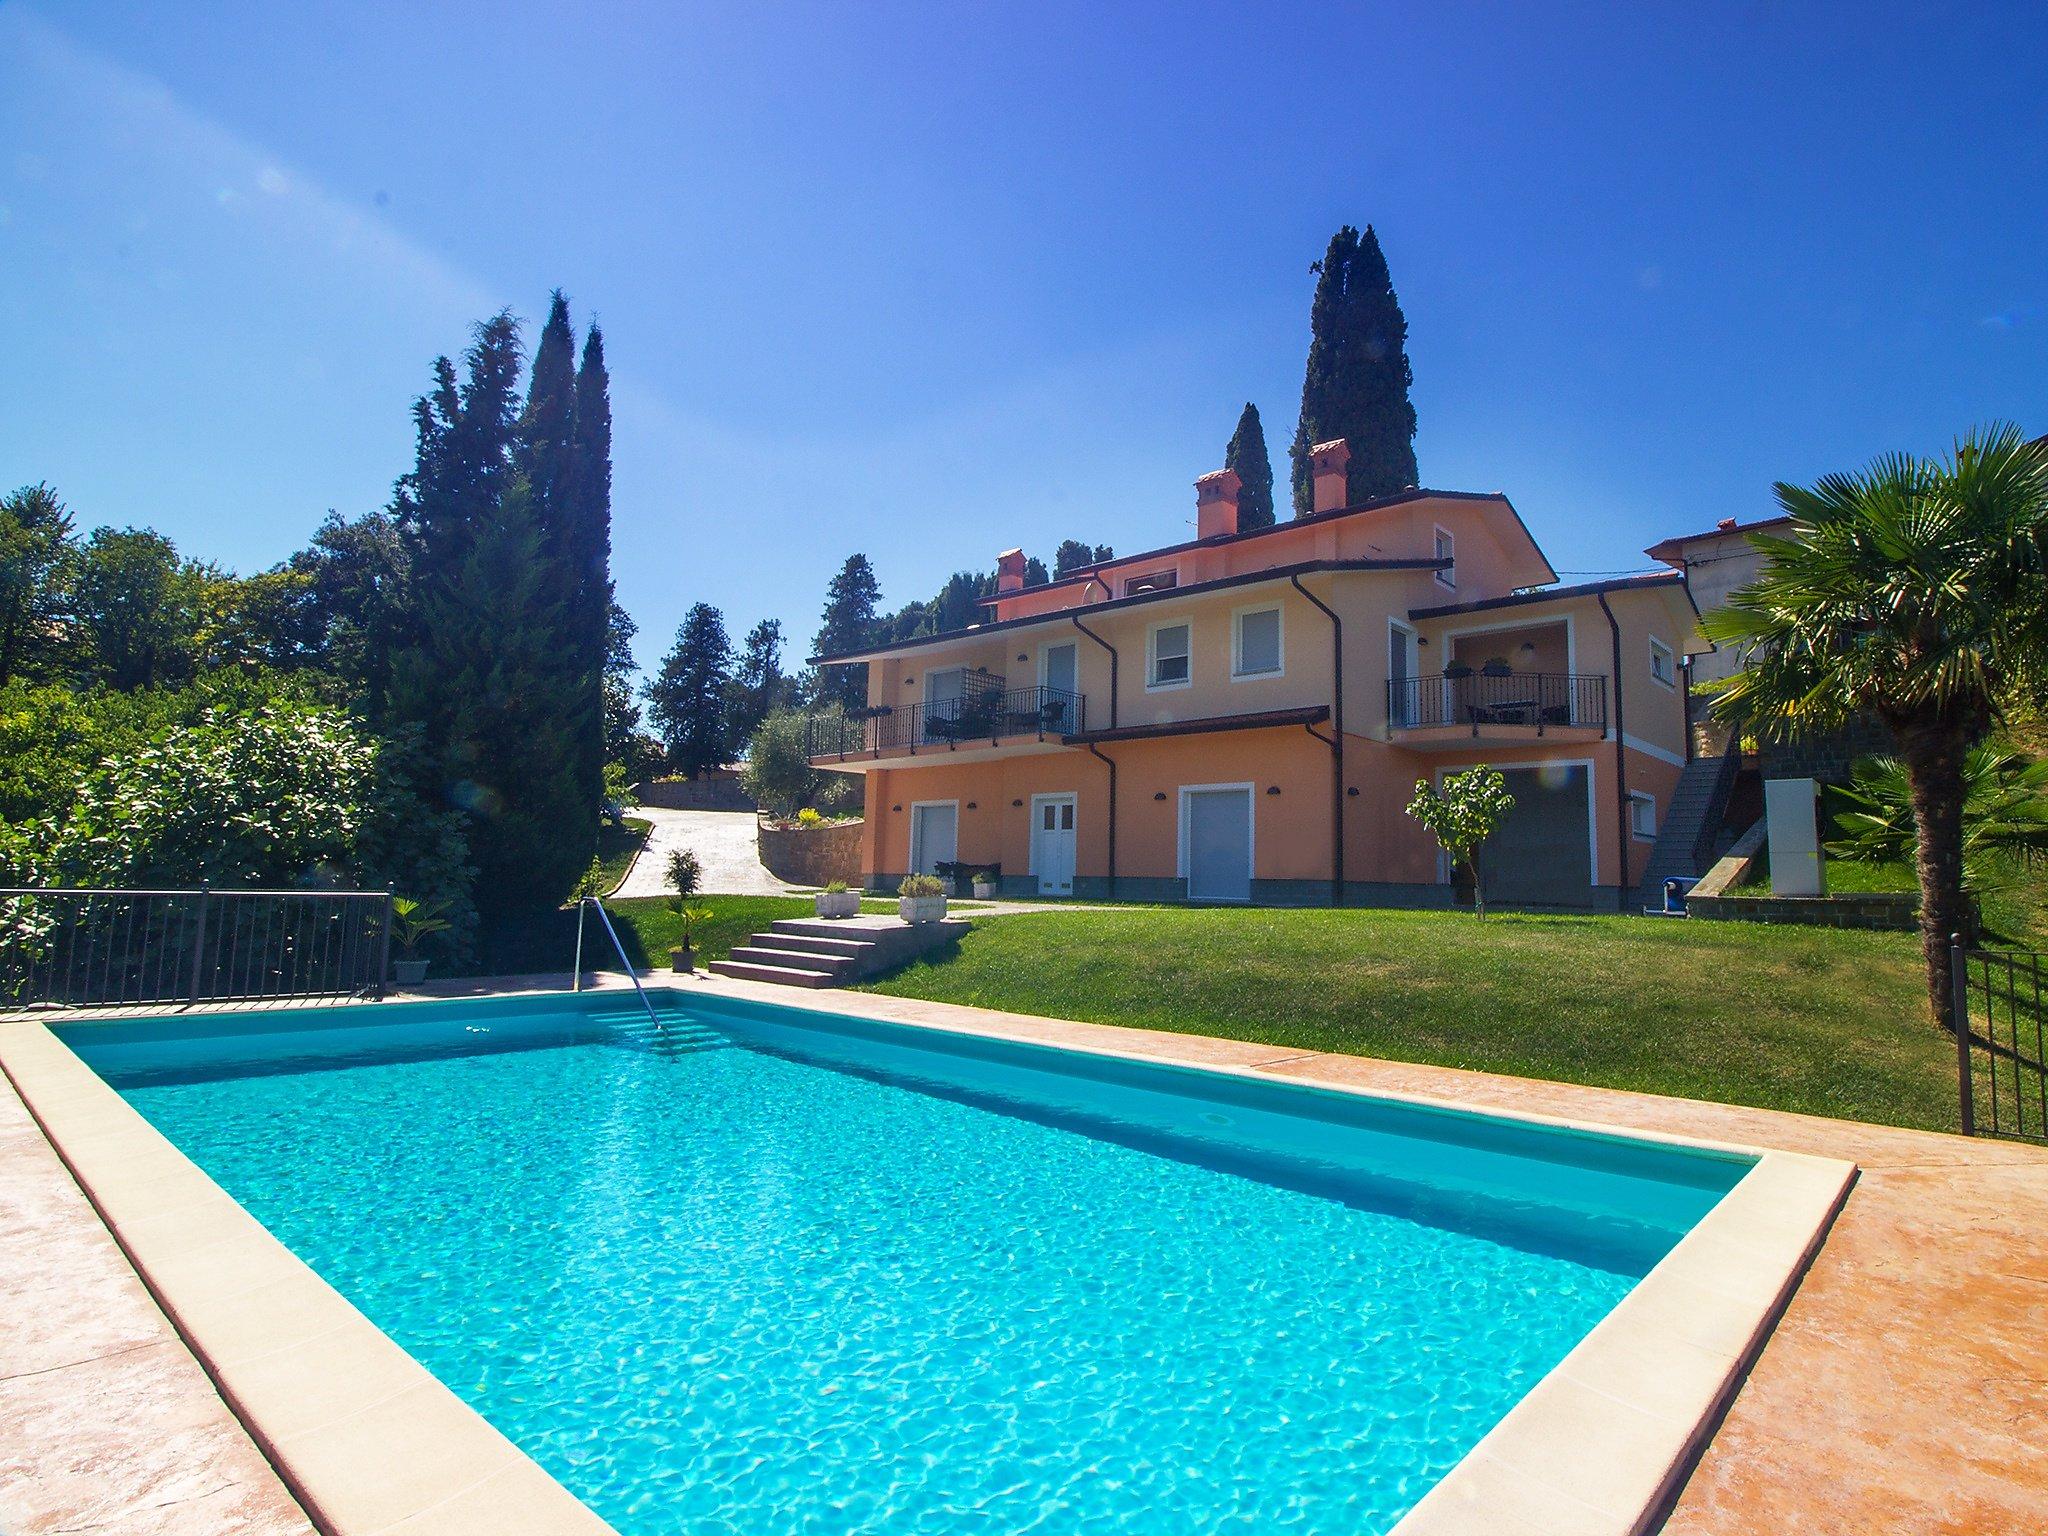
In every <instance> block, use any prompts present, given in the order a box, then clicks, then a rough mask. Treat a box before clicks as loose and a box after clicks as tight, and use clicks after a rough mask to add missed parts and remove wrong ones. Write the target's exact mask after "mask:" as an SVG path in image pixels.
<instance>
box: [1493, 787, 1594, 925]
mask: <svg viewBox="0 0 2048 1536" xmlns="http://www.w3.org/2000/svg"><path fill="white" fill-rule="evenodd" d="M1501 771H1502V772H1503V773H1504V774H1506V776H1507V781H1508V793H1510V794H1511V795H1513V796H1514V797H1515V808H1514V809H1513V810H1512V811H1510V812H1508V816H1507V820H1506V821H1504V822H1503V823H1502V824H1501V829H1500V830H1499V831H1498V832H1496V833H1494V835H1493V836H1492V837H1490V838H1488V839H1487V840H1486V847H1485V849H1484V851H1483V852H1482V853H1481V855H1480V866H1481V869H1482V871H1483V872H1484V875H1485V878H1486V899H1487V900H1488V901H1499V902H1510V903H1513V902H1523V903H1527V904H1529V905H1532V906H1583V905H1585V904H1586V902H1587V901H1589V900H1590V899H1591V897H1592V885H1593V849H1592V843H1591V840H1590V839H1591V831H1592V821H1591V809H1590V807H1591V797H1592V793H1593V789H1592V778H1591V773H1590V771H1589V770H1588V769H1587V768H1585V767H1584V766H1583V765H1581V766H1578V767H1572V768H1506V769H1502V770H1501Z"/></svg>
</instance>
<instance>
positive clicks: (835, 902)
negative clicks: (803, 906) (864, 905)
mask: <svg viewBox="0 0 2048 1536" xmlns="http://www.w3.org/2000/svg"><path fill="white" fill-rule="evenodd" d="M811 899H812V900H813V901H814V902H815V903H816V904H817V909H818V916H820V917H855V916H858V915H859V913H860V892H859V891H856V890H851V889H849V888H848V886H847V884H846V882H845V881H844V880H830V881H827V882H826V884H825V888H824V889H823V890H821V891H819V892H818V894H817V895H816V896H814V897H812V898H811Z"/></svg>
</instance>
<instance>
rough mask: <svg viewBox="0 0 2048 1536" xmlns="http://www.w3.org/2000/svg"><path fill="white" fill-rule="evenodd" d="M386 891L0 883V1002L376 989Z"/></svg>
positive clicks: (188, 999)
mask: <svg viewBox="0 0 2048 1536" xmlns="http://www.w3.org/2000/svg"><path fill="white" fill-rule="evenodd" d="M391 902H392V898H391V893H390V892H388V891H216V890H213V889H212V888H211V887H206V886H202V887H200V888H199V889H198V890H157V891H144V890H77V889H21V888H14V889H6V890H0V1008H5V1007H15V1008H19V1007H30V1006H37V1005H54V1006H60V1007H72V1008H90V1007H117V1006H121V1005H135V1004H148V1003H173V1004H175V1003H182V1004H188V1005H189V1004H193V1003H205V1002H221V1001H225V1000H228V999H236V1000H247V999H265V1000H270V1001H283V1000H286V999H291V998H301V997H329V998H344V997H356V996H363V997H382V996H383V995H384V977H385V974H386V972H387V971H388V970H389V968H390V954H391V927H392V921H391V917H392V914H391Z"/></svg>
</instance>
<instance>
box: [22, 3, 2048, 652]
mask: <svg viewBox="0 0 2048 1536" xmlns="http://www.w3.org/2000/svg"><path fill="white" fill-rule="evenodd" d="M425 9H426V8H420V7H414V6H411V5H381V4H362V3H357V4H348V5H332V6H315V5H293V6H279V5H274V4H261V5H242V4H233V3H218V4H213V5H209V6H206V7H203V8H202V7H186V6H177V7H166V6H163V5H161V4H125V3H119V0H95V3H92V4H89V5H87V4H77V5H73V4H64V3H58V0H35V3H27V4H25V3H22V0H0V336H4V338H5V345H4V346H0V481H5V482H6V483H7V484H8V485H9V486H12V485H15V484H20V483H23V482H27V481H34V480H39V479H40V480H48V481H50V482H51V483H53V484H54V485H56V486H57V487H58V488H59V490H60V491H61V493H62V494H63V495H64V496H65V498H66V499H67V500H68V501H69V502H70V504H71V505H72V507H73V508H74V510H75V511H76V512H77V514H78V515H79V517H80V520H81V522H82V523H84V524H85V525H86V526H92V525H94V524H98V523H102V522H107V523H115V524H129V523H137V524H149V525H153V526H155V527H158V528H161V529H162V530H164V531H165V532H167V533H169V534H171V535H172V536H173V537H174V538H176V539H177V540H178V542H179V543H180V545H181V546H183V547H184V548H186V549H187V550H188V551H189V552H191V553H193V554H195V555H200V556H204V557H207V558H211V559H216V560H219V561H222V562H223V563H226V564H229V565H232V566H234V567H236V568H238V569H243V570H251V569H256V568H259V567H261V566H264V565H267V564H269V563H271V562H273V561H276V560H278V559H281V558H282V557H284V556H285V555H287V554H288V553H290V552H291V550H292V549H294V548H296V547H298V546H299V545H300V544H302V543H303V542H304V540H305V538H306V537H307V535H308V534H309V533H310V532H311V531H312V529H313V527H314V525H315V524H316V523H317V521H318V520H319V518H320V516H321V514H322V513H323V512H324V511H325V510H326V509H327V508H329V507H334V508H337V509H339V510H341V511H343V512H346V513H350V514H354V513H357V512H360V511H362V510H365V509H367V508H369V507H372V506H376V505H379V504H381V503H382V502H383V501H384V500H385V499H386V497H387V496H388V494H389V488H390V483H391V481H392V479H393V478H394V477H395V476H396V475H397V474H399V473H400V472H401V471H402V470H403V469H404V468H405V467H406V463H407V459H408V455H409V451H410V437H411V428H410V423H409V420H408V415H407V407H408V404H409V402H410V400H411V398H412V397H413V396H414V395H415V394H417V393H418V392H419V391H420V390H421V388H422V387H423V386H424V384H425V382H426V379H427V368H428V364H429V361H430V360H431V358H432V357H433V356H434V354H436V353H437V352H442V351H453V350H456V349H458V348H459V347H460V346H461V345H462V343H463V341H464V338H465V329H466V327H467V325H468V323H469V322H470V321H472V320H474V319H475V318H477V317H478V316H480V315H483V314H485V313H488V312H490V311H492V310H494V309H496V308H498V307H499V306H500V305H510V306H512V307H513V308H514V310H515V311H516V312H517V313H519V314H522V315H524V316H526V317H528V319H529V320H530V321H532V322H534V324H535V326H536V327H537V322H538V320H539V318H540V317H541V316H542V315H543V314H544V313H545V309H546V301H547V293H548V290H549V289H550V288H551V287H553V286H554V285H556V284H560V285H561V286H563V287H564V288H566V289H567V290H568V291H569V293H570V295H571V297H572V300H573V302H574V304H575V307H576V314H577V317H578V319H579V320H583V319H587V318H588V317H589V316H590V315H591V314H593V313H595V314H596V315H597V316H599V317H600V318H601V319H602V321H603V322H604V326H605V331H606V339H607V345H608V348H609V351H610V356H611V361H612V367H613V381H614V402H615V409H616V413H617V428H616V431H617V437H616V491H615V507H614V516H615V530H614V541H615V547H616V553H615V560H614V569H615V574H616V576H617V580H618V585H619V592H620V597H621V600H622V601H624V602H625V604H626V605H627V607H628V608H629V609H630V610H631V611H632V613H633V614H634V616H635V617H636V618H637V619H638V620H639V621H640V623H641V626H642V637H641V643H640V654H641V659H642V661H643V662H651V661H652V660H653V659H655V658H656V657H657V656H658V655H659V653H660V650H661V649H662V648H663V647H665V646H666V644H667V642H668V639H669V636H670V635H671V633H672V632H673V630H674V628H675V626H676V624H677V623H678V622H679V621H680V619H681V616H682V613H683V611H684V609H685V608H686V607H687V606H688V605H689V604H690V603H691V602H693V601H696V600H698V599H700V598H701V599H705V600H708V601H711V602H713V603H716V604H717V605H719V606H720V607H722V608H723V609H724V610H725V612H726V615H727V619H728V622H729V624H730V626H731V628H732V629H733V632H734V634H735V635H737V634H738V633H740V632H741V631H742V630H744V628H745V627H746V626H747V625H748V624H750V623H752V622H753V621H754V620H755V619H757V618H760V617H764V616H765V617H778V618H781V619H782V620H783V621H784V623H785V626H786V627H787V629H788V630H789V632H790V634H791V636H792V638H793V639H794V640H795V641H796V642H797V644H795V645H793V646H792V648H791V649H792V653H793V654H795V655H801V653H802V651H803V649H804V645H805V643H807V642H808V640H809V637H810V635H811V633H812V631H813V629H814V628H815V625H816V619H817V608H818V605H819V603H820V601H821V597H822V591H823V587H824V584H825V582H826V580H827V579H828V578H829V576H830V575H831V573H832V571H833V570H834V569H836V567H837V566H838V564H839V562H840V561H841V560H842V559H843V558H844V557H845V556H846V554H847V553H849V552H850V551H851V550H853V549H856V548H859V549H864V550H865V551H866V552H867V553H868V555H869V556H870V557H871V558H872V559H873V560H874V562H875V565H876V568H877V570H878V572H879V573H880V576H881V579H882V583H883V586H884V590H885V594H886V596H887V598H888V600H889V601H890V602H891V603H896V602H901V601H904V600H907V599H909V598H912V597H923V596H928V595H929V594H930V593H931V592H932V591H934V590H935V589H936V588H937V586H938V584H939V583H940V582H941V581H942V580H943V579H944V577H945V576H946V574H947V573H948V572H950V571H952V570H954V569H957V568H969V567H986V566H989V565H991V564H992V563H993V559H994V556H995V554H996V552H997V551H998V550H1000V549H1002V548H1004V547H1006V546H1008V545H1011V544H1017V543H1022V544H1023V545H1025V547H1027V548H1028V549H1031V550H1033V551H1035V552H1038V553H1041V554H1045V555H1050V553H1051V550H1052V547H1053V545H1054V544H1055V543H1056V542H1057V541H1058V540H1059V539H1060V538H1061V537H1063V536H1066V535H1069V534H1072V535H1075V536H1084V537H1086V538H1088V539H1090V540H1093V541H1100V542H1108V543H1112V544H1114V545H1116V546H1117V547H1118V548H1119V549H1136V548H1142V547H1146V546H1149V545H1153V544H1159V543H1166V542H1171V541H1173V540H1176V539H1178V538H1181V537H1185V536H1186V535H1187V534H1188V532H1189V526H1188V525H1189V523H1190V521H1191V519H1192V517H1193V507H1194V499H1193V491H1192V490H1191V488H1190V482H1191V481H1192V480H1193V479H1194V478H1195V476H1196V475H1198V474H1201V473H1203V472H1204V471H1206V470H1209V469H1213V468H1215V467H1216V466H1217V465H1219V464H1220V463H1221V461H1222V452H1223V445H1224V443H1225V441H1226V440H1227V439H1228V437H1229V435H1230V431H1231V429H1232V426H1233V425H1234V423H1235V421H1236V417H1237V412H1238V410H1239V408H1240V407H1241V406H1242V404H1243V402H1244V401H1245V400H1247V399H1251V400H1255V401H1257V402H1258V404H1259V407H1260V409H1261V411H1262V413H1263V414H1264V416H1265V420H1266V428H1267V435H1268V438H1269V440H1270V442H1271V443H1272V445H1273V448H1274V450H1275V453H1276V455H1284V453H1285V448H1286V444H1287V441H1288V438H1289V437H1290V435H1291V433H1292V430H1293V426H1294V419H1295V414H1296V408H1297V406H1298V404H1299V400H1300V388H1301V368H1302V360H1303V356H1304V353H1305V350H1306V347H1307V340H1308V337H1307V316H1308V299H1309V293H1310V288H1311V284H1312V281H1313V279H1312V278H1311V277H1310V275H1309V273H1308V265H1309V263H1310V262H1311V261H1313V260H1314V259H1315V258H1316V256H1318V255H1319V254H1320V253H1321V250H1322V247H1323V245H1324V243H1325V242H1326V241H1327V239H1328V237H1329V235H1330V232H1331V231H1332V230H1333V229H1335V228H1336V227H1337V225H1339V224H1341V223H1344V222H1347V221H1349V222H1352V223H1355V224H1360V225H1363V224H1365V223H1368V222H1370V223H1373V224H1375V225H1376V226H1377V227H1378V229H1379V232H1380V235H1381V239H1382V242H1383V244H1384V245H1385V247H1386V250H1387V254H1388V258H1389V260H1390V262H1391V264H1392V268H1393V273H1394V280H1395V285H1396V288H1397V289H1398V291H1399V293H1400V296H1401V300H1402V303H1403V305H1404V307H1405V308H1406V310H1407V314H1408V319H1409V327H1410V342H1409V347H1410V355H1411V357H1412V359H1413V362H1414V367H1415V390H1414V400H1415V405H1416V410H1417V412H1418V415H1419V417H1420V432H1419V434H1418V436H1417V440H1416V451H1417V456H1418V460H1419V463H1420V466H1421V475H1422V479H1423V482H1424V483H1425V484H1428V485H1433V486H1440V487H1447V488H1453V489H1464V490H1505V491H1507V492H1508V493H1509V494H1510V495H1511V496H1512V497H1513V498H1514V500H1515V502H1516V504H1517V506H1518V507H1519V508H1520V509H1521V511H1522V513H1523V515H1524V516H1525V517H1526V518H1527V520H1528V521H1529V523H1530V525H1531V527H1532V529H1533V530H1534V531H1535V533H1536V535H1537V537H1538V538H1539V539H1540V540H1541V541H1542V542H1543V543H1544V544H1545V546H1546V548H1547V549H1548V551H1549V553H1550V555H1551V558H1552V560H1553V561H1554V562H1555V563H1556V565H1558V566H1559V567H1560V569H1564V570H1569V571H1597V570H1609V569H1615V568H1626V567H1631V566H1639V565H1641V564H1642V563H1643V562H1642V555H1641V550H1642V547H1643V546H1644V545H1645V544H1648V543H1650V542H1652V541H1653V540H1655V539H1657V538H1659V537H1661V536H1663V535H1666V534H1669V533H1673V532H1681V531H1686V530H1688V529H1691V528H1693V527H1695V526H1705V525H1707V524H1709V523H1711V522H1712V521H1713V520H1714V519H1715V518H1717V517H1722V516H1729V515H1734V516H1743V517H1747V516H1754V515H1758V514H1761V513H1764V512H1766V511H1768V509H1769V495H1770V491H1769V487H1770V484H1771V482H1772V481H1773V480H1775V479H1781V478H1783V479H1794V480H1799V479H1809V478H1811V477H1813V476H1815V475H1818V474H1821V473H1824V472H1826V471H1828V470H1830V469H1835V468H1843V467H1848V466H1852V465H1855V464H1858V463H1861V462H1862V461H1863V460H1865V459H1867V458H1868V457H1870V456H1871V455H1873V454H1876V453H1878V452H1881V451H1884V450H1888V449H1893V448H1910V449H1914V450H1919V451H1927V452H1933V451H1938V450H1940V449H1942V448H1944V447H1945V446H1946V445H1947V444H1948V443H1949V441H1950V440H1951V439H1952V438H1953V436H1954V435H1955V434H1957V433H1958V432H1960V431H1962V430H1963V429H1965V428H1967V427H1968V426H1969V425H1971V424H1972V423H1975V422H1980V421H1984V420H1988V419H1992V418H1997V417H2004V418H2015V419H2018V420H2019V421H2020V422H2021V423H2022V424H2023V425H2026V426H2028V427H2030V428H2032V429H2033V430H2037V431H2041V430H2048V126H2044V125H2048V74H2044V72H2043V70H2042V69H2041V65H2040V60H2041V59H2042V57H2044V55H2048V11H2044V10H2043V8H2041V7H2039V6H2020V5H2014V6H2011V7H2004V8H2001V7H1983V8H1976V7H1897V8H1883V7H1879V6H1876V5H1870V6H1862V7H1854V8H1842V7H1805V6H1798V5H1762V4H1753V5H1748V6H1735V7H1680V6H1675V5H1673V6H1661V5H1647V6H1641V7H1626V8H1624V7H1612V8H1593V7H1586V8H1574V9H1573V10H1570V11H1562V10H1561V11H1558V12H1556V13H1554V14H1551V15H1548V16H1542V15H1538V14H1537V8H1534V7H1524V6H1501V7H1498V8H1489V7H1483V6H1473V7H1454V6H1440V5H1429V6H1424V5H1415V6H1348V7H1339V6H1329V5H1326V6H1320V7H1307V8H1302V9H1299V10H1290V9H1288V8H1285V7H1282V6H1278V5H1269V6H1264V7H1258V8H1241V7H1220V6H1219V7H1213V8H1203V7H1185V6H1135V5H1103V4H1100V3H1095V4H1087V5H1066V4H1052V3H1048V4H1041V5H1033V6H1012V7H999V6H978V5H977V6H969V5H954V6H938V5H932V6H922V7H918V6H901V5H888V4H883V5H869V4H861V5H853V4H844V5H835V6H818V7H807V6H774V7H749V6H716V7H714V6H695V7H670V8H656V7H648V6H635V5H616V6H612V5H585V6H581V7H577V8H575V10H574V13H573V14H567V15H565V14H556V13H555V11H556V8H553V7H539V6H509V5H508V6H484V5H474V6H445V7H436V8H433V14H432V15H431V16H425V15H421V14H417V12H418V11H422V10H425ZM1888 9H1895V10H1896V14H1887V10H1888ZM1253 11H1255V12H1256V14H1253ZM1277 467H1278V468H1279V470H1280V472H1281V474H1282V475H1283V476H1284V474H1285V464H1284V458H1283V459H1282V460H1281V461H1280V462H1279V463H1278V465H1277Z"/></svg>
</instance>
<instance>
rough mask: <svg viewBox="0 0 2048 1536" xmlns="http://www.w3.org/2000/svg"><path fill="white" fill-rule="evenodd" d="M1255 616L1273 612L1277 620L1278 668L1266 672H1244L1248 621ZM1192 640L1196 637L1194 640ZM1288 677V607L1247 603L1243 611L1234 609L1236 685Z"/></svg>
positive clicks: (1232, 663) (1232, 647)
mask: <svg viewBox="0 0 2048 1536" xmlns="http://www.w3.org/2000/svg"><path fill="white" fill-rule="evenodd" d="M1254 613H1270V614H1272V615H1273V619H1274V631H1273V640H1274V660H1275V662H1276V665H1275V666H1273V667H1272V668H1270V669H1269V670H1267V671H1264V672H1247V671H1245V669H1244V621H1245V618H1246V617H1247V616H1248V615H1250V614H1254ZM1190 638H1192V637H1190ZM1286 675H1287V605H1286V604H1285V603H1247V604H1245V605H1244V607H1242V608H1233V609H1231V610H1230V678H1231V681H1232V682H1247V683H1249V682H1261V681H1263V680H1265V679H1266V678H1269V677H1285V676H1286Z"/></svg>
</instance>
